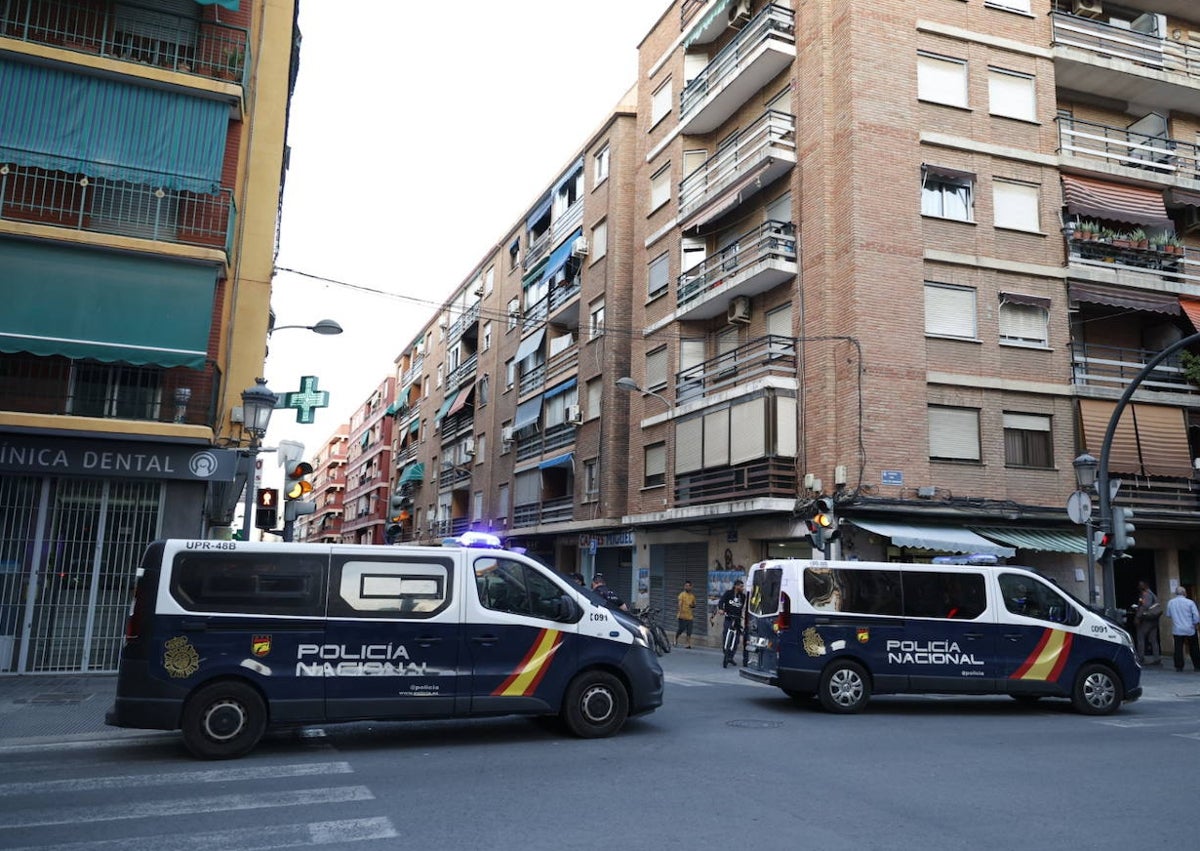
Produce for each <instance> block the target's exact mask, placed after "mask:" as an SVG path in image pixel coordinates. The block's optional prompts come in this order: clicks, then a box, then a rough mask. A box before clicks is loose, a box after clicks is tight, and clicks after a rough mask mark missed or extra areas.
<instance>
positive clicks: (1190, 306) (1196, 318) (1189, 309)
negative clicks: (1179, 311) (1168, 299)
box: [1179, 298, 1200, 331]
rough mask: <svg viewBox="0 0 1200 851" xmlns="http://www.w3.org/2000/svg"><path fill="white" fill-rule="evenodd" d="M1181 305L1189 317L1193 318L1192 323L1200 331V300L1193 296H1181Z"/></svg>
mask: <svg viewBox="0 0 1200 851" xmlns="http://www.w3.org/2000/svg"><path fill="white" fill-rule="evenodd" d="M1179 306H1180V307H1182V308H1183V312H1184V313H1186V314H1187V317H1188V319H1190V320H1192V325H1193V326H1194V327H1195V328H1196V330H1197V331H1200V301H1196V300H1195V299H1193V298H1181V299H1180V300H1179Z"/></svg>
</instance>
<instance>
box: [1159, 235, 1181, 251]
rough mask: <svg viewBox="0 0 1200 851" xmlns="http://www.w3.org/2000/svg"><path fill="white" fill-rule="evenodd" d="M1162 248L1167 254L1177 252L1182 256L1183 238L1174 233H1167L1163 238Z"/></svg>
mask: <svg viewBox="0 0 1200 851" xmlns="http://www.w3.org/2000/svg"><path fill="white" fill-rule="evenodd" d="M1163 250H1164V251H1165V252H1166V253H1167V254H1178V255H1181V256H1182V255H1183V253H1184V247H1183V240H1182V239H1180V238H1179V237H1178V236H1176V235H1175V234H1173V233H1169V234H1167V236H1166V238H1165V239H1164V240H1163Z"/></svg>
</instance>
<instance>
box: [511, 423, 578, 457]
mask: <svg viewBox="0 0 1200 851" xmlns="http://www.w3.org/2000/svg"><path fill="white" fill-rule="evenodd" d="M577 428H578V426H574V425H571V424H570V423H559V424H558V425H553V426H550V427H549V428H547V429H546V430H545V431H532V432H528V433H527V434H526V436H524V437H518V438H517V439H516V450H517V460H518V461H528V460H529V459H530V458H540V457H541V456H543V455H547V454H549V453H551V452H556V451H557V450H560V449H567V448H570V447H572V446H574V445H575V432H576V430H577Z"/></svg>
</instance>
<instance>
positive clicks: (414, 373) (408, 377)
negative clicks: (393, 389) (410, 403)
mask: <svg viewBox="0 0 1200 851" xmlns="http://www.w3.org/2000/svg"><path fill="white" fill-rule="evenodd" d="M424 369H425V356H424V355H418V356H417V357H416V358H414V359H413V363H412V366H410V367H409V368H408V369H406V370H404V374H403V375H401V376H400V386H402V387H403V386H406V385H409V384H412V383H413V382H414V381H416V380H417V379H418V378H420V377H421V372H422V371H423V370H424Z"/></svg>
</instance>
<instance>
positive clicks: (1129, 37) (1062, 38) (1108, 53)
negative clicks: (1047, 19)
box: [1051, 12, 1200, 81]
mask: <svg viewBox="0 0 1200 851" xmlns="http://www.w3.org/2000/svg"><path fill="white" fill-rule="evenodd" d="M1051 20H1052V21H1053V22H1054V46H1055V47H1073V48H1078V49H1079V50H1084V51H1087V52H1089V53H1093V54H1095V55H1096V56H1097V57H1098V58H1101V59H1104V60H1114V59H1115V60H1121V61H1125V62H1129V63H1132V64H1133V65H1137V66H1140V67H1144V68H1149V69H1151V70H1154V71H1165V72H1168V73H1177V74H1183V75H1185V76H1187V77H1191V78H1194V79H1195V80H1197V81H1200V49H1198V48H1196V47H1195V46H1192V45H1189V44H1188V43H1187V42H1186V40H1184V41H1172V40H1170V39H1164V38H1160V37H1158V36H1156V35H1148V34H1146V33H1139V32H1134V31H1133V30H1130V29H1128V28H1125V27H1114V26H1112V25H1111V24H1107V23H1105V22H1103V21H1093V20H1090V19H1089V18H1082V17H1079V16H1078V15H1069V14H1064V13H1062V12H1052V13H1051Z"/></svg>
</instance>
